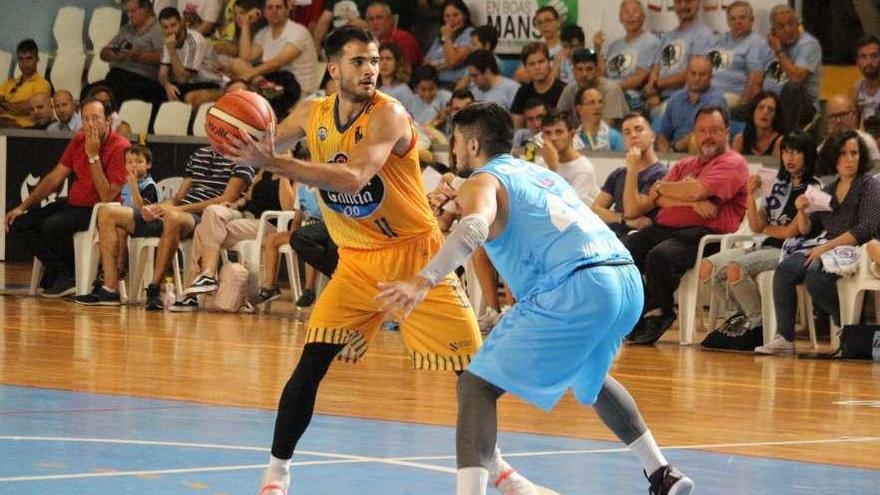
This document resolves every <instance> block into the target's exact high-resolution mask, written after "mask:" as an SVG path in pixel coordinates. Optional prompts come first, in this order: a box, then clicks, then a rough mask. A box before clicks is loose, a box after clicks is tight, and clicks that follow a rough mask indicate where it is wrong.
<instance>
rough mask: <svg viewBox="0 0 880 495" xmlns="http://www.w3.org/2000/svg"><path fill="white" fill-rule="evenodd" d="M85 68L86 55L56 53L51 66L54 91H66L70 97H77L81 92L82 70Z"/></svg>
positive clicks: (69, 52) (79, 53) (67, 52)
mask: <svg viewBox="0 0 880 495" xmlns="http://www.w3.org/2000/svg"><path fill="white" fill-rule="evenodd" d="M85 66H86V55H85V54H84V53H82V52H75V51H66V52H60V51H59V52H58V54H57V55H56V56H55V62H54V63H53V64H52V72H51V74H50V75H51V77H50V79H51V81H52V85H53V86H54V87H55V91H58V90H59V89H66V90H67V91H70V94H72V95H79V93H80V91H81V90H82V74H83V68H85Z"/></svg>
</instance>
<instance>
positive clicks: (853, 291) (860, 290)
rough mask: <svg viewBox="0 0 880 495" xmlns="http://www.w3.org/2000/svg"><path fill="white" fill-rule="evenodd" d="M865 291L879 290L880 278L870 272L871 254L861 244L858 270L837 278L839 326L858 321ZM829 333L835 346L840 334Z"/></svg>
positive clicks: (854, 323)
mask: <svg viewBox="0 0 880 495" xmlns="http://www.w3.org/2000/svg"><path fill="white" fill-rule="evenodd" d="M865 291H880V278H877V277H876V276H875V275H874V274H873V273H872V271H871V256H870V255H869V254H868V248H867V245H862V247H861V249H860V252H859V270H858V271H857V272H856V273H855V275H852V276H849V277H841V278H840V279H838V280H837V296H838V298H839V299H840V325H841V327H843V326H845V325H856V324H858V323H859V320H860V316H861V315H862V304H863V303H864V301H865ZM875 311H876V309H875ZM831 333H832V335H831V345H832V347H835V348H836V347H837V346H838V345H839V344H840V336H839V335H836V332H831Z"/></svg>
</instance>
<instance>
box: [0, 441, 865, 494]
mask: <svg viewBox="0 0 880 495" xmlns="http://www.w3.org/2000/svg"><path fill="white" fill-rule="evenodd" d="M2 440H7V441H34V442H38V441H43V442H77V443H109V444H122V445H153V446H161V447H186V448H204V449H215V450H241V451H251V452H268V451H269V449H267V448H264V447H250V446H246V445H224V444H210V443H191V442H169V441H158V440H124V439H113V438H77V437H41V436H38V437H34V436H14V435H0V441H2ZM878 441H880V437H838V438H826V439H819V440H786V441H778V442H740V443H723V444H722V443H719V444H702V445H676V446H668V447H661V450H702V449H710V448H735V447H762V446H781V445H816V444H831V443H864V442H878ZM628 450H629V449H628V448H626V447H615V448H605V449H580V450H553V451H535V452H505V454H504V456H505V457H508V458H510V457H538V456H549V455H584V454H608V453H618V452H627V451H628ZM298 453H299V454H300V455H311V456H314V457H327V458H330V460H319V461H294V462H292V463H291V465H292V466H298V467H302V466H318V465H332V464H365V463H377V464H388V465H393V466H401V467H413V468H418V469H424V470H428V471H435V472H441V473H448V474H455V472H456V470H455V469H454V468H448V467H444V466H434V465H431V464H423V463H421V462H416V461H430V460H450V459H455V456H454V455H444V456H418V457H369V456H359V455H351V454H336V453H327V452H316V451H308V450H302V451H299V452H298ZM783 461H789V462H799V461H796V460H791V459H786V460H783ZM265 466H266V465H265V464H244V465H231V466H208V467H195V468H179V469H161V470H143V471H118V472H102V473H70V474H55V475H39V476H11V477H2V478H0V483H2V482H17V481H40V480H61V479H82V478H103V477H114V476H115V477H118V476H146V475H159V474H181V473H201V472H218V471H236V470H249V469H262V468H264V467H265ZM839 467H843V468H846V466H839ZM854 469H858V468H854Z"/></svg>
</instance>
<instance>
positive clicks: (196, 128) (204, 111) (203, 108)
mask: <svg viewBox="0 0 880 495" xmlns="http://www.w3.org/2000/svg"><path fill="white" fill-rule="evenodd" d="M212 106H214V103H213V102H209V103H202V104H201V105H199V109H198V110H197V111H196V118H195V120H193V136H199V137H208V133H207V132H205V118H207V116H208V110H210V108H211V107H212Z"/></svg>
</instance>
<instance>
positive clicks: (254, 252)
mask: <svg viewBox="0 0 880 495" xmlns="http://www.w3.org/2000/svg"><path fill="white" fill-rule="evenodd" d="M294 214H295V212H294V211H264V212H263V214H262V215H260V225H259V227H257V235H256V237H254V238H253V239H247V240H244V241H239V242H237V243H236V244H235V246H233V247H231V248H229V249H227V250H226V251H225V252H224V253H223V260H224V261H228V259H229V258H228V254H227V253H228V252H229V251H232V252H235V253H237V254H238V260H239V262H240V263H241V264H242V265H244V267H245V268H247V270H248V287H249V290H250V292H251V294H250V295H251V296H252V295H254V294H256V293H257V291H259V290H260V287H261V286H262V285H261V283H262V270H261V269H260V258H261V255H262V251H263V240H264V239H265V235H266V227H267V225H269V221H270V220H273V219H275V220H277V230H278V231H279V232H281V231H285V230H290V223H291V222H292V221H293V217H294ZM282 247H283V246H282ZM290 255H293V256H295V255H296V254H295V253H293V252H292V250H291V253H290V254H289V255H284V257H285V261H287V260H288V259H290ZM287 274H288V276H289V277H290V288H291V292H293V298H294V300H296V299H298V298H299V296H300V295H301V294H302V289H301V287H300V283H299V263H292V262H288V264H287Z"/></svg>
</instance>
